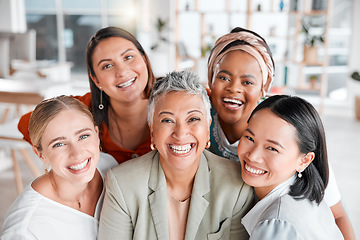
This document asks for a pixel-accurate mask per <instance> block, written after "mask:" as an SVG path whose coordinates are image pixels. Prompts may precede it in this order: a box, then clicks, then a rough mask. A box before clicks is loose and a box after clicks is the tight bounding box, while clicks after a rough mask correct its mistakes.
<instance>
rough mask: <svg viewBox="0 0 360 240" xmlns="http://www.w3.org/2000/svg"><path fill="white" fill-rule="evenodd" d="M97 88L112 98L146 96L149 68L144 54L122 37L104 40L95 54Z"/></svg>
mask: <svg viewBox="0 0 360 240" xmlns="http://www.w3.org/2000/svg"><path fill="white" fill-rule="evenodd" d="M92 64H93V68H94V72H95V76H92V79H93V81H94V83H95V84H96V85H97V87H99V88H100V87H102V90H103V91H104V92H105V93H106V94H107V95H108V96H109V97H110V98H111V101H114V100H115V101H116V100H117V101H120V102H123V103H129V102H132V101H134V100H138V99H139V98H142V97H143V92H144V89H145V87H146V85H147V83H148V71H147V67H146V63H145V60H144V57H143V56H142V55H141V53H140V52H139V51H138V49H137V48H136V47H135V45H134V44H133V43H132V42H131V41H129V40H126V39H124V38H121V37H110V38H107V39H104V40H102V41H101V42H100V43H99V44H98V45H97V46H96V48H95V50H94V53H93V55H92Z"/></svg>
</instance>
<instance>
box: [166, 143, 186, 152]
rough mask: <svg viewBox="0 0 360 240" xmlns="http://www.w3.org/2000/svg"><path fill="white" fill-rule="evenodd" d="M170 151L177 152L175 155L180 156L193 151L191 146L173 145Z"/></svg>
mask: <svg viewBox="0 0 360 240" xmlns="http://www.w3.org/2000/svg"><path fill="white" fill-rule="evenodd" d="M170 149H171V150H172V151H173V152H175V153H178V154H184V153H188V152H190V150H191V144H190V143H189V144H186V145H182V146H174V145H171V146H170Z"/></svg>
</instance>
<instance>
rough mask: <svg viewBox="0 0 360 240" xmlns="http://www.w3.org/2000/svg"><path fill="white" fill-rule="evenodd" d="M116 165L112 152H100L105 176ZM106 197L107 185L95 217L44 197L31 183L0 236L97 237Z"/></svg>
mask: <svg viewBox="0 0 360 240" xmlns="http://www.w3.org/2000/svg"><path fill="white" fill-rule="evenodd" d="M116 165H117V162H116V160H115V159H114V158H113V157H112V156H110V155H108V154H105V153H101V154H100V159H99V163H98V166H97V167H98V170H99V172H100V174H101V176H102V178H103V179H104V177H105V175H106V171H107V169H109V168H111V167H114V166H116ZM104 186H105V185H104ZM103 197H104V189H103V191H102V193H101V196H100V198H99V200H98V202H97V205H96V209H95V214H94V217H92V216H90V215H88V214H86V213H83V212H80V211H78V210H75V209H73V208H70V207H68V206H65V205H62V204H60V203H58V202H55V201H53V200H51V199H49V198H46V197H44V196H43V195H41V194H40V193H38V192H36V191H35V190H34V189H33V188H32V187H31V184H30V185H28V186H27V187H26V188H25V189H24V191H23V192H22V193H21V194H20V195H19V196H18V197H17V199H16V200H15V202H14V203H13V204H12V206H11V208H10V209H9V211H8V213H7V215H6V217H5V221H4V224H3V227H2V233H1V237H0V238H1V239H2V240H10V239H11V240H20V239H24V240H25V239H29V240H30V239H39V240H41V239H43V240H48V239H53V240H57V239H59V240H60V239H61V240H63V239H74V240H75V239H76V240H82V239H83V240H89V239H90V240H91V239H94V240H95V239H96V237H97V231H98V224H99V221H98V219H99V217H100V211H101V206H102V201H103Z"/></svg>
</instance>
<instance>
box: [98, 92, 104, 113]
mask: <svg viewBox="0 0 360 240" xmlns="http://www.w3.org/2000/svg"><path fill="white" fill-rule="evenodd" d="M99 88H100V104H99V109H100V110H103V109H104V105H103V103H102V93H103V90H102V87H99Z"/></svg>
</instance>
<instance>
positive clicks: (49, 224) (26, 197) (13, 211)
mask: <svg viewBox="0 0 360 240" xmlns="http://www.w3.org/2000/svg"><path fill="white" fill-rule="evenodd" d="M29 133H30V138H31V141H32V143H33V150H34V152H35V153H36V155H37V156H38V157H39V158H40V159H41V161H43V163H44V166H45V172H46V173H45V174H44V175H42V176H40V177H39V178H37V179H35V180H34V181H33V182H32V183H31V184H30V185H29V186H27V188H25V189H24V191H23V192H22V193H21V194H20V195H19V196H18V198H17V199H16V200H15V202H14V203H13V205H12V206H11V208H10V210H9V211H8V213H7V216H6V217H5V221H4V224H3V228H2V233H1V239H2V240H7V239H12V240H14V239H44V240H45V239H46V240H48V239H77V240H79V239H84V240H85V239H96V237H97V229H98V218H99V213H100V209H101V205H102V198H103V190H104V184H103V177H104V173H106V170H107V169H108V168H110V167H112V166H116V165H117V162H116V161H115V159H114V158H113V157H111V156H110V155H107V154H104V155H100V149H99V144H100V140H99V137H98V133H99V132H98V127H97V126H95V124H94V121H93V118H92V114H91V113H90V111H89V109H88V108H87V107H86V106H85V105H84V104H82V103H81V102H79V101H78V100H76V99H74V98H72V97H67V96H59V97H56V98H52V99H48V100H45V101H43V102H41V103H40V104H39V105H38V106H37V107H36V108H35V110H34V112H33V113H32V115H31V118H30V124H29Z"/></svg>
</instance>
